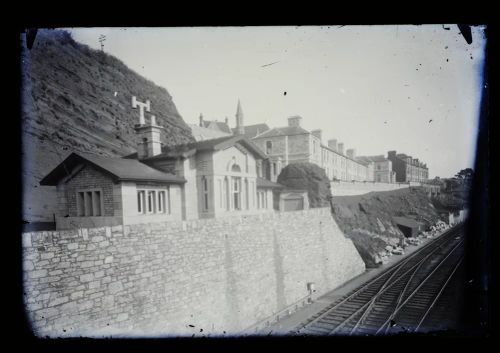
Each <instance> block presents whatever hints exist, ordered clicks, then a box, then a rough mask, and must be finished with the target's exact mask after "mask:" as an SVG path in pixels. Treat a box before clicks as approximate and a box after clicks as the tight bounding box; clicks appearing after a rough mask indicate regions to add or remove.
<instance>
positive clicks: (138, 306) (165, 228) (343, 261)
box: [22, 208, 365, 337]
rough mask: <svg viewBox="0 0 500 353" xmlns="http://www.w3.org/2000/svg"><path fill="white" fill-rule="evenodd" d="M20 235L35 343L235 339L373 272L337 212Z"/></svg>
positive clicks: (28, 313) (253, 216) (25, 285)
mask: <svg viewBox="0 0 500 353" xmlns="http://www.w3.org/2000/svg"><path fill="white" fill-rule="evenodd" d="M22 236H23V268H24V271H23V276H24V278H23V282H24V292H25V308H26V311H27V316H28V318H29V320H30V322H31V323H32V325H33V331H34V332H35V334H36V335H38V336H46V335H48V336H50V337H60V336H80V335H82V336H92V337H100V336H109V335H112V336H113V337H115V336H120V335H126V336H150V335H153V336H157V335H189V336H191V335H193V334H197V335H205V334H211V335H218V334H224V333H225V332H226V333H227V334H238V333H241V332H242V330H244V329H246V328H248V327H250V326H251V325H253V324H255V323H256V322H258V321H260V320H263V319H265V318H267V317H269V316H271V315H272V314H274V313H276V312H277V311H279V310H281V309H283V308H284V307H286V306H287V305H290V304H291V303H293V302H295V301H297V300H299V299H300V298H302V297H304V296H306V295H307V294H308V291H307V283H308V282H315V285H316V289H317V293H316V294H317V295H321V294H323V293H325V292H327V291H329V290H331V289H333V288H335V287H338V286H339V285H341V284H342V283H344V282H346V281H348V280H349V279H351V278H353V277H354V276H356V275H359V274H361V273H362V272H363V271H364V270H365V267H364V263H363V261H362V260H361V258H360V256H359V254H358V252H357V251H356V249H355V248H354V246H353V244H352V242H351V240H349V239H346V238H345V237H344V235H343V234H342V232H341V231H340V230H339V228H338V226H337V224H336V223H335V221H334V220H333V218H332V216H331V214H330V209H329V208H319V209H311V210H306V211H296V212H283V213H271V214H260V215H250V216H242V217H227V218H220V219H207V220H194V221H187V222H182V221H179V222H168V223H159V224H138V225H131V226H116V227H103V228H91V229H80V230H70V231H58V232H36V233H24V234H23V235H22ZM224 331H225V332H224Z"/></svg>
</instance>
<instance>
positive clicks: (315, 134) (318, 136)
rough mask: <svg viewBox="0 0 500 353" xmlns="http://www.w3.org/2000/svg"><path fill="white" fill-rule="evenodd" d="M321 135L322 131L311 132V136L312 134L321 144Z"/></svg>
mask: <svg viewBox="0 0 500 353" xmlns="http://www.w3.org/2000/svg"><path fill="white" fill-rule="evenodd" d="M321 133H322V131H321V130H320V129H317V130H313V131H311V134H313V135H314V136H316V137H317V138H319V141H320V142H321Z"/></svg>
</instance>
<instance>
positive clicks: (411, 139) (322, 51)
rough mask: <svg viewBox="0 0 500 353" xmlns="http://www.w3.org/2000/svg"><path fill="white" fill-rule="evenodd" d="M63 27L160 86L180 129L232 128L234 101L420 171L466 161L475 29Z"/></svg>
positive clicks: (478, 80)
mask: <svg viewBox="0 0 500 353" xmlns="http://www.w3.org/2000/svg"><path fill="white" fill-rule="evenodd" d="M446 28H448V29H446ZM68 30H69V31H70V32H71V33H72V35H73V38H74V39H75V40H76V41H78V42H81V43H83V44H87V45H88V46H90V47H92V48H95V49H100V43H99V41H98V38H99V36H100V35H105V36H106V40H105V42H104V51H105V52H107V53H109V54H111V55H113V56H116V57H117V58H119V59H121V60H122V61H123V62H124V63H125V64H126V65H127V66H128V67H129V68H131V69H132V70H134V71H136V72H137V73H139V74H140V75H142V76H144V77H146V78H148V79H150V80H151V81H153V82H155V83H156V84H157V85H159V86H162V87H164V88H166V89H167V91H168V92H169V93H170V95H171V96H172V97H173V101H174V104H175V105H176V107H177V110H178V111H179V113H180V114H181V116H182V117H183V119H184V121H185V122H186V123H188V124H196V123H198V118H199V116H200V113H202V114H203V116H204V119H206V120H219V121H224V119H225V118H226V117H228V118H229V124H230V127H234V126H235V114H236V107H237V103H238V99H239V100H240V101H241V106H242V108H243V113H244V122H245V125H252V124H258V123H266V124H268V125H269V127H271V128H272V127H280V126H286V125H287V118H288V117H289V116H292V115H300V116H301V117H302V126H303V127H304V128H305V129H307V130H315V129H321V130H322V135H323V143H324V144H327V141H328V140H329V139H337V141H338V142H344V150H346V149H348V148H355V149H356V154H357V155H380V154H384V155H385V156H387V151H389V150H396V151H397V152H398V153H405V154H407V155H411V156H413V158H418V159H419V160H420V161H423V162H424V163H427V166H428V168H429V177H430V178H433V177H435V176H440V177H451V176H453V175H454V174H456V173H457V172H458V171H459V170H461V169H463V168H467V167H473V163H474V155H475V144H476V134H477V122H478V114H479V104H480V98H481V86H482V84H483V82H482V67H483V62H484V47H485V44H486V38H485V35H484V27H483V26H478V27H473V28H472V37H473V42H472V44H470V45H469V44H467V42H466V41H465V39H464V38H463V36H462V35H461V34H460V31H459V29H458V27H457V26H456V25H442V24H439V25H422V26H410V25H398V26H396V25H387V26H385V25H383V26H382V25H379V26H298V27H297V26H291V27H281V26H280V27H175V28H70V29H68ZM137 96H138V97H141V98H142V99H143V100H144V99H147V98H148V97H142V96H141V93H140V92H137ZM151 104H152V105H154V102H151Z"/></svg>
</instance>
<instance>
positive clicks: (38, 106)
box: [21, 30, 194, 222]
mask: <svg viewBox="0 0 500 353" xmlns="http://www.w3.org/2000/svg"><path fill="white" fill-rule="evenodd" d="M21 58H22V92H21V94H22V95H21V98H22V106H21V119H22V142H23V219H24V220H27V221H30V222H32V221H51V220H52V214H53V210H54V209H55V207H56V195H55V188H53V187H45V186H43V187H41V186H40V185H39V181H40V179H41V178H42V177H43V176H45V175H46V174H47V173H48V172H49V171H50V170H52V169H53V168H54V167H55V166H56V165H58V164H59V163H60V162H61V161H62V160H64V158H66V156H67V155H69V153H71V152H73V151H81V152H92V153H98V154H101V155H106V156H120V157H121V156H124V155H126V154H130V153H133V152H135V151H136V136H135V134H134V129H133V126H134V124H136V123H138V116H139V112H138V110H137V109H132V104H131V100H132V96H136V97H137V99H138V100H140V101H143V102H144V101H146V99H149V100H150V101H151V113H147V114H146V116H147V117H149V114H153V115H155V116H156V120H157V123H158V124H159V125H162V126H164V127H165V130H164V131H165V133H164V134H163V136H162V142H163V143H165V144H166V145H172V144H178V143H185V142H191V141H194V138H193V136H192V134H191V130H190V129H189V127H188V126H187V124H186V123H185V122H184V121H183V120H182V117H181V116H180V115H179V113H178V112H177V109H176V107H175V105H174V103H173V100H172V97H171V96H170V95H169V93H168V92H167V91H166V90H165V88H163V87H159V86H157V85H155V84H154V83H153V82H151V81H149V80H147V79H145V78H144V77H142V76H140V75H138V74H137V73H135V72H134V71H132V70H130V69H129V68H127V67H126V66H125V64H124V63H123V62H121V61H120V60H118V59H117V58H115V57H113V56H110V55H108V54H105V53H103V52H101V51H96V50H92V49H90V48H89V47H87V46H85V45H82V44H79V43H77V42H75V41H74V40H73V39H72V38H71V36H70V35H69V34H68V33H67V32H63V31H55V30H41V31H39V32H38V34H37V36H36V40H35V43H34V45H33V48H32V49H31V50H28V49H27V48H26V46H25V45H24V43H23V49H22V57H21Z"/></svg>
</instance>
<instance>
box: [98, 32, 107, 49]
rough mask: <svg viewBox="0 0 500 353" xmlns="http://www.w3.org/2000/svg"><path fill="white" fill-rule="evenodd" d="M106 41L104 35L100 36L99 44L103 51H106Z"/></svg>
mask: <svg viewBox="0 0 500 353" xmlns="http://www.w3.org/2000/svg"><path fill="white" fill-rule="evenodd" d="M105 40H106V36H104V35H102V34H101V35H100V36H99V42H100V43H101V51H104V44H103V43H104V41H105Z"/></svg>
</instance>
